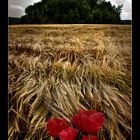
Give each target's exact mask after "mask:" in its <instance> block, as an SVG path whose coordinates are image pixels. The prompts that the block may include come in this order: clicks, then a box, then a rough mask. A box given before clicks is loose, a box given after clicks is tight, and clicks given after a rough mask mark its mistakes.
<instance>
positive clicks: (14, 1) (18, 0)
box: [8, 0, 132, 19]
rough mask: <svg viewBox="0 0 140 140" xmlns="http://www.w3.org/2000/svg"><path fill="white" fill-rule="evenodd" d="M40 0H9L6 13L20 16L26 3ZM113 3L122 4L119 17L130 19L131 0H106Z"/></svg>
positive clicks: (10, 15) (29, 3)
mask: <svg viewBox="0 0 140 140" xmlns="http://www.w3.org/2000/svg"><path fill="white" fill-rule="evenodd" d="M38 1H41V0H9V1H8V2H9V4H8V5H9V6H8V9H9V10H8V14H9V17H21V16H22V15H24V14H25V12H24V10H25V8H26V7H27V6H28V5H31V4H33V3H35V2H38ZM106 1H110V2H111V3H112V4H113V5H116V6H117V5H120V4H123V10H122V14H121V19H132V0H106Z"/></svg>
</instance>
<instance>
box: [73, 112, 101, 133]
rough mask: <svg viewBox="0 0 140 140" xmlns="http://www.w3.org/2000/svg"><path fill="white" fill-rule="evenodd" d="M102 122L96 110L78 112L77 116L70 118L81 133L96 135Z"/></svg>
mask: <svg viewBox="0 0 140 140" xmlns="http://www.w3.org/2000/svg"><path fill="white" fill-rule="evenodd" d="M103 122H104V116H103V113H101V112H96V110H90V111H85V110H80V111H79V113H78V114H76V115H74V116H73V117H72V123H73V124H74V125H75V126H76V127H77V128H79V129H80V130H81V131H82V132H87V133H94V132H95V133H96V132H98V131H99V130H100V128H101V125H102V124H103Z"/></svg>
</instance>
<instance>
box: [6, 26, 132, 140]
mask: <svg viewBox="0 0 140 140" xmlns="http://www.w3.org/2000/svg"><path fill="white" fill-rule="evenodd" d="M8 28H9V31H8V34H9V41H8V43H9V51H8V53H9V57H8V79H9V80H8V81H9V87H8V91H9V131H8V133H9V134H8V137H9V140H50V139H51V140H52V139H53V138H50V136H49V135H48V132H47V129H46V128H44V127H43V126H44V124H45V122H46V121H47V120H48V119H49V118H51V117H61V118H64V119H66V120H67V121H68V122H69V123H70V118H71V116H72V115H73V114H75V113H76V112H77V111H78V110H79V109H85V110H92V109H96V110H97V111H100V112H103V113H104V115H105V122H104V125H103V127H102V129H101V131H100V133H99V134H98V138H99V140H130V139H131V110H132V109H131V51H132V47H131V26H130V25H86V24H85V25H84V24H83V25H78V24H77V25H73V24H71V25H65V24H64V25H12V26H9V27H8Z"/></svg>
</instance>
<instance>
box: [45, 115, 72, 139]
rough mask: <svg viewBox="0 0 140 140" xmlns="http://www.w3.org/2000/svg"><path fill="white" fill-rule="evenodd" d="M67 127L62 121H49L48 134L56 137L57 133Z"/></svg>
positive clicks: (64, 121) (55, 119)
mask: <svg viewBox="0 0 140 140" xmlns="http://www.w3.org/2000/svg"><path fill="white" fill-rule="evenodd" d="M68 127H69V126H68V125H67V123H66V120H64V119H57V118H54V119H49V120H48V124H47V128H48V133H49V135H50V136H52V137H58V136H59V133H60V132H61V131H62V130H64V129H66V128H68Z"/></svg>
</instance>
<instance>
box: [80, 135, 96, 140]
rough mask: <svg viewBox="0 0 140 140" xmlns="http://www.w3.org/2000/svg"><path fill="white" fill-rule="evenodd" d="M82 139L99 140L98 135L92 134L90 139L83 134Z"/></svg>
mask: <svg viewBox="0 0 140 140" xmlns="http://www.w3.org/2000/svg"><path fill="white" fill-rule="evenodd" d="M81 140H97V137H96V136H92V135H90V139H89V138H88V136H82V139H81Z"/></svg>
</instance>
